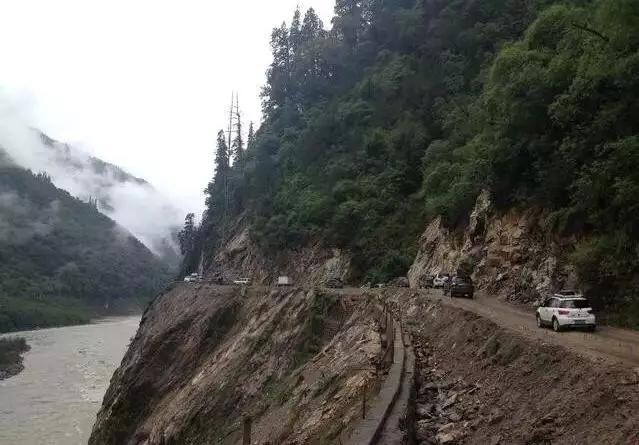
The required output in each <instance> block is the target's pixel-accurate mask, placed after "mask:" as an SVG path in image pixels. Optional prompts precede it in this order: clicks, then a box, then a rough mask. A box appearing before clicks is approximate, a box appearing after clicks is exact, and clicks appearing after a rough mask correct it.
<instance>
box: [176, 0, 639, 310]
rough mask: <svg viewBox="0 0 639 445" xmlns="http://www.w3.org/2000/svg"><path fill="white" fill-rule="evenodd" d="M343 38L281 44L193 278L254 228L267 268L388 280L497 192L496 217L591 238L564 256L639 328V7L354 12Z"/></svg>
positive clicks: (601, 299)
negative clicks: (285, 262)
mask: <svg viewBox="0 0 639 445" xmlns="http://www.w3.org/2000/svg"><path fill="white" fill-rule="evenodd" d="M332 24H333V27H332V29H330V30H326V29H325V28H324V27H323V24H322V23H321V21H319V19H318V18H317V16H316V14H315V13H314V11H313V10H309V11H308V12H307V13H306V14H305V16H304V17H303V18H302V15H301V14H300V13H296V14H295V15H294V18H293V20H292V22H291V25H290V26H288V25H283V26H281V27H279V28H276V29H275V30H274V31H273V34H272V41H271V44H272V48H273V62H272V64H271V66H270V69H269V71H268V82H267V85H266V86H265V88H264V91H263V102H264V113H265V119H264V123H263V125H262V126H261V128H260V129H259V130H258V131H257V132H256V133H255V134H253V133H251V135H250V137H249V140H248V146H247V147H246V150H244V146H243V144H242V139H241V138H236V140H235V142H233V144H232V146H231V147H227V146H226V142H225V138H224V137H221V138H220V139H219V141H218V151H217V153H218V164H217V170H216V174H215V177H214V178H213V180H212V181H211V183H210V185H209V187H208V189H207V212H206V214H205V218H204V221H203V224H202V227H201V228H200V231H199V233H198V235H197V240H198V242H196V243H194V244H193V246H194V247H193V249H191V250H192V251H191V252H189V254H188V255H187V261H186V263H185V264H187V265H188V267H187V269H188V268H190V269H193V268H195V267H196V266H197V264H198V263H199V262H200V260H201V259H202V258H203V262H204V265H205V267H208V266H210V265H213V264H215V261H214V259H215V258H216V257H217V256H218V252H217V250H218V249H219V247H220V246H228V245H229V242H230V239H231V238H233V237H237V236H239V233H240V232H238V231H236V230H235V229H236V227H237V221H238V218H241V219H242V220H243V221H244V227H248V228H249V229H248V232H247V233H248V237H249V238H250V240H251V242H252V243H253V245H254V246H257V248H259V249H260V250H261V254H260V255H253V257H260V258H270V260H271V262H272V263H273V264H275V263H278V262H281V260H280V258H279V257H280V256H281V252H283V251H288V252H300V251H302V250H303V249H308V248H311V247H313V248H315V247H317V246H319V247H320V248H321V249H323V251H324V252H330V251H331V250H332V249H333V248H337V249H340V251H342V252H344V253H345V255H346V256H348V257H349V258H350V259H351V262H350V269H349V270H350V277H351V279H352V280H354V281H360V282H366V281H372V282H378V281H387V280H389V279H392V278H393V277H396V276H400V275H405V274H406V273H407V271H408V269H409V267H410V265H411V264H412V263H413V260H414V257H415V255H416V254H417V252H418V248H419V246H418V243H417V240H418V238H419V236H420V235H421V234H422V232H423V231H424V228H426V227H428V225H429V224H430V223H431V222H433V221H439V224H441V227H442V230H445V231H448V232H450V233H453V234H455V233H463V231H464V230H465V229H466V226H467V225H468V222H469V218H470V215H471V213H472V210H473V206H474V205H475V202H476V200H477V198H478V196H479V194H480V193H481V191H482V190H487V191H488V193H489V194H490V195H491V201H492V212H493V213H492V214H493V215H494V216H495V217H496V218H502V217H503V218H509V216H508V215H509V214H510V212H512V211H513V210H517V211H519V212H521V214H530V215H532V214H533V213H535V214H537V215H543V219H544V220H545V224H544V228H543V231H544V232H545V236H547V237H548V238H558V239H559V238H561V239H566V240H569V239H572V240H574V242H573V243H566V244H563V245H561V246H560V247H561V248H560V249H559V250H560V251H558V252H556V253H557V254H558V255H560V256H561V257H562V259H563V260H565V262H566V263H567V264H569V266H570V268H572V269H573V270H574V271H575V273H576V277H577V279H578V281H579V282H578V284H579V285H580V286H582V287H583V288H584V290H586V291H587V292H589V294H590V295H591V296H594V297H596V298H597V299H598V303H599V304H600V305H601V306H602V307H607V308H610V310H612V311H615V312H620V313H621V312H627V311H631V312H635V313H639V309H638V308H639V303H637V301H638V300H637V298H636V295H637V289H638V288H639V279H638V277H639V259H638V258H639V257H637V248H638V246H639V229H638V227H637V221H639V215H637V214H636V212H637V208H638V207H637V193H636V191H637V190H639V177H637V169H636V168H634V166H635V165H636V163H637V162H636V161H637V154H638V153H639V145H638V140H639V139H638V137H639V136H638V135H639V126H638V124H637V121H636V119H634V118H633V116H635V115H636V114H637V112H639V110H638V109H637V106H638V105H637V104H639V97H638V96H637V95H638V94H639V93H638V91H639V83H638V82H639V65H638V64H637V60H638V57H639V38H638V37H637V36H638V35H639V34H638V33H637V32H636V30H637V29H639V3H637V2H635V1H632V0H592V1H589V0H573V1H553V0H532V1H521V2H520V1H511V0H490V1H481V2H478V1H471V0H457V1H452V2H450V1H439V0H419V1H414V0H392V1H384V2H378V1H346V0H339V1H337V2H336V8H335V17H334V19H333V21H332ZM222 135H223V133H222ZM243 236H244V235H243ZM462 237H463V236H462ZM542 242H545V241H543V240H542ZM542 248H543V246H542ZM441 267H442V268H443V267H445V265H444V264H442V265H441Z"/></svg>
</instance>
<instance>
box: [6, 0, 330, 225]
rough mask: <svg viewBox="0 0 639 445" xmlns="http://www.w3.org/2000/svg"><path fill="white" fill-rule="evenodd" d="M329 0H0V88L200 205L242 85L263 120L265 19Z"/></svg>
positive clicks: (326, 10)
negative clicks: (220, 135) (222, 131)
mask: <svg viewBox="0 0 639 445" xmlns="http://www.w3.org/2000/svg"><path fill="white" fill-rule="evenodd" d="M333 4H334V0H275V1H269V0H228V1H220V0H208V1H205V0H201V1H198V0H109V1H104V0H55V1H53V0H0V62H1V63H0V67H1V68H0V90H1V91H2V94H3V95H5V97H6V96H10V97H11V98H12V100H15V101H17V102H18V103H19V106H20V107H21V108H22V112H23V113H26V115H27V116H28V117H29V120H30V121H31V123H32V125H33V126H34V127H37V128H40V129H42V130H43V131H45V132H46V133H48V134H49V136H51V137H53V138H55V139H58V140H61V141H64V142H70V143H74V144H77V145H78V146H79V147H81V148H83V149H84V150H86V151H88V152H90V153H92V154H94V155H96V156H98V157H100V158H102V159H104V160H106V161H108V162H112V163H114V164H117V165H119V166H121V167H123V168H124V169H126V170H128V171H130V172H131V173H133V174H135V175H137V176H140V177H142V178H144V179H146V180H148V181H150V182H151V183H153V185H155V186H156V187H157V188H158V189H159V190H160V191H161V192H163V193H165V194H166V195H168V196H169V198H171V199H172V201H173V202H174V203H175V205H176V206H177V207H178V208H180V209H183V210H184V212H185V213H186V211H189V210H190V211H197V212H198V213H199V212H200V211H201V210H202V208H203V201H204V197H203V195H202V190H203V189H204V187H205V185H206V183H207V182H208V180H209V179H210V178H211V176H212V174H213V157H214V156H213V154H214V150H215V139H216V134H217V132H218V130H220V129H222V128H223V127H224V125H225V122H227V120H228V119H227V116H228V115H227V113H228V107H229V105H230V98H231V91H238V92H239V98H240V107H241V109H242V111H243V116H244V124H245V128H248V122H249V120H254V121H256V122H258V121H259V120H260V108H261V107H260V100H259V92H260V88H261V86H262V85H263V84H264V82H265V75H264V73H265V71H266V68H267V66H268V64H269V62H270V47H269V41H270V33H271V29H272V28H273V27H275V26H278V25H279V24H281V22H282V21H284V20H286V22H287V23H290V19H291V17H292V15H293V11H294V9H295V7H296V6H297V5H299V6H300V7H301V8H302V13H303V12H304V11H305V10H306V8H307V7H308V6H313V7H314V8H315V10H316V11H317V12H318V14H319V15H320V17H321V18H322V19H323V20H324V24H325V26H326V27H328V26H330V18H331V17H332V11H333Z"/></svg>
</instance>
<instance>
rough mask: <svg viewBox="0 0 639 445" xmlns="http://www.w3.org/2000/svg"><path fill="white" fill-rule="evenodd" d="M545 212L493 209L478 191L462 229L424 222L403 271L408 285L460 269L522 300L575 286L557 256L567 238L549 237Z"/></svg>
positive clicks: (504, 294)
mask: <svg viewBox="0 0 639 445" xmlns="http://www.w3.org/2000/svg"><path fill="white" fill-rule="evenodd" d="M546 216H547V215H546V214H545V213H544V212H542V211H538V210H535V209H527V210H525V211H521V210H519V209H512V210H510V211H508V212H507V213H505V214H497V213H496V212H494V211H493V208H492V206H491V202H490V197H489V195H488V193H487V192H483V193H482V194H481V195H480V196H479V198H478V199H477V203H476V205H475V208H474V210H473V212H472V214H471V215H470V219H469V224H468V227H467V228H466V229H465V230H464V231H463V233H455V232H451V231H450V230H449V229H448V228H446V227H444V226H443V224H442V223H441V220H440V219H436V220H434V221H433V222H431V223H430V224H429V225H428V227H427V228H426V230H425V231H424V233H423V235H422V236H421V238H420V240H419V250H418V253H417V256H416V258H415V261H414V263H413V265H412V266H411V268H410V271H409V272H408V278H409V280H410V283H411V286H413V287H417V286H418V284H419V282H420V279H421V278H422V277H423V276H425V275H429V274H430V275H434V274H436V273H438V272H447V273H451V274H454V273H456V272H457V270H458V269H459V268H462V269H470V270H472V276H473V279H474V281H475V284H476V286H478V287H479V288H481V289H485V290H488V291H490V292H491V293H495V294H497V295H499V296H501V297H505V298H508V299H510V300H514V301H519V302H524V303H526V302H531V301H534V300H536V299H538V298H539V297H540V296H542V295H546V294H548V293H552V292H553V291H554V290H555V289H557V288H559V287H563V286H570V287H576V286H577V284H578V283H577V280H576V275H575V273H574V270H573V269H572V268H571V266H570V265H569V264H567V263H566V262H565V261H562V260H561V258H562V254H563V253H565V252H566V250H567V249H569V246H570V245H571V244H572V240H570V239H560V238H549V237H548V235H547V233H548V232H549V231H548V230H547V229H546V228H545V227H544V224H545V217H546Z"/></svg>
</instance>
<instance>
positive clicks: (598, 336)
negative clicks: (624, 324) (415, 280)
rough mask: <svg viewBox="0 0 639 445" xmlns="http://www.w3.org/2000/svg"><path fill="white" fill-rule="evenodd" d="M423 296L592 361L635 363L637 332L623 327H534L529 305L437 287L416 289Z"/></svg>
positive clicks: (638, 352) (638, 349) (638, 343)
mask: <svg viewBox="0 0 639 445" xmlns="http://www.w3.org/2000/svg"><path fill="white" fill-rule="evenodd" d="M419 292H420V293H421V294H422V295H424V297H426V298H432V299H436V300H441V301H442V302H444V303H445V304H447V305H450V306H454V307H459V308H462V309H465V310H467V311H471V312H474V313H476V314H478V315H481V316H482V317H486V318H488V319H489V320H491V321H493V322H494V323H496V324H498V325H500V326H503V327H505V328H508V329H511V330H513V331H516V332H518V333H520V334H523V335H525V336H527V337H529V338H536V339H538V340H539V341H542V342H546V343H552V344H557V345H560V346H564V347H567V348H570V349H571V350H573V351H574V352H577V353H579V354H581V355H584V356H586V357H588V358H591V359H593V360H611V361H614V362H622V363H624V364H626V365H631V366H638V365H639V332H638V331H631V330H627V329H619V328H613V327H609V326H598V327H597V332H594V333H589V332H581V331H563V332H559V333H556V332H553V331H552V330H551V329H547V328H541V329H540V328H538V327H537V324H536V323H535V312H534V310H533V309H532V308H530V309H526V308H520V307H517V306H514V305H512V304H510V303H507V302H504V301H500V300H498V299H496V298H494V297H489V296H487V295H485V294H478V295H476V296H475V299H474V300H467V299H461V298H450V297H448V296H443V294H442V291H441V290H429V291H423V290H421V291H419Z"/></svg>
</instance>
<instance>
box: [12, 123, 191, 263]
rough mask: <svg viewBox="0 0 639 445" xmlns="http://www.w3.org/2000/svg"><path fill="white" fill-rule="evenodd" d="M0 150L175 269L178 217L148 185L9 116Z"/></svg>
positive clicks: (169, 203) (178, 258)
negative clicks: (90, 206) (90, 205)
mask: <svg viewBox="0 0 639 445" xmlns="http://www.w3.org/2000/svg"><path fill="white" fill-rule="evenodd" d="M0 146H2V147H3V148H4V149H5V150H6V151H7V153H9V155H10V156H11V158H12V159H13V160H14V161H15V163H16V164H18V165H19V166H21V167H23V168H25V169H30V170H32V171H34V172H46V173H47V174H48V175H49V177H50V178H51V181H52V182H53V184H54V185H55V186H56V187H58V188H61V189H63V190H66V191H68V192H69V193H70V194H71V195H73V196H75V197H77V198H80V199H81V200H82V201H85V202H88V201H91V202H94V203H95V204H96V205H97V207H98V209H99V210H100V211H101V212H102V213H104V214H105V215H107V216H108V217H110V218H111V219H113V220H115V221H116V222H117V223H118V224H120V225H121V226H123V227H125V228H126V229H127V230H129V231H130V232H131V233H133V235H134V236H135V237H136V238H138V239H139V240H140V241H142V242H143V243H144V244H145V245H146V246H147V247H148V248H149V249H151V250H152V251H153V252H154V253H155V254H157V255H158V256H160V257H161V258H162V259H163V260H164V261H165V262H166V263H167V264H169V265H170V266H171V267H173V268H177V266H178V265H179V262H180V260H181V258H180V254H179V252H178V250H179V249H178V245H177V240H176V239H175V235H176V233H177V231H178V230H179V226H180V222H181V221H180V219H181V216H180V211H179V210H177V208H176V207H175V206H174V205H173V204H172V203H171V202H170V201H169V200H168V199H167V198H166V197H165V196H163V195H162V194H161V193H160V192H159V191H158V190H157V189H155V188H154V187H153V186H152V185H151V184H149V183H148V182H147V181H145V180H144V179H141V178H138V177H135V176H133V175H132V174H130V173H128V172H126V171H125V170H123V169H122V168H120V167H118V166H117V165H113V164H110V163H108V162H105V161H103V160H101V159H98V158H96V157H94V156H91V155H89V154H88V153H86V152H85V151H83V150H82V149H80V148H78V147H75V146H73V145H70V144H67V143H63V142H59V141H56V140H54V139H52V138H50V137H49V136H47V135H46V134H44V133H42V132H41V131H39V130H37V129H33V128H30V127H27V126H26V125H24V124H23V123H22V122H20V121H18V120H17V119H14V120H11V117H10V116H9V118H8V122H4V123H3V125H1V126H0Z"/></svg>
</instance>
